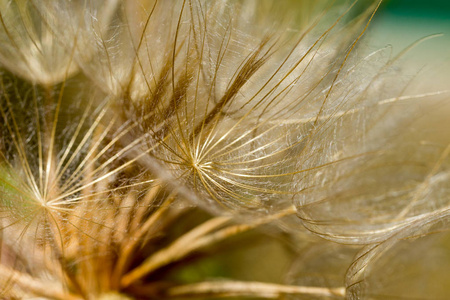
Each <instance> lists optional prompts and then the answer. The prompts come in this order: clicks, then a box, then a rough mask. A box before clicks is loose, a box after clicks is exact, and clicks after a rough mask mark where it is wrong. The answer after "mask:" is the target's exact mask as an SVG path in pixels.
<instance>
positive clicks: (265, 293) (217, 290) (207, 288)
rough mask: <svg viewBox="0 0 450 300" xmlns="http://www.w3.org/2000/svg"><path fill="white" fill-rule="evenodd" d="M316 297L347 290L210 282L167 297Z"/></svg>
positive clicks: (177, 289)
mask: <svg viewBox="0 0 450 300" xmlns="http://www.w3.org/2000/svg"><path fill="white" fill-rule="evenodd" d="M287 294H290V295H314V296H320V297H333V298H336V297H339V298H344V297H345V288H344V287H340V288H332V289H328V288H321V287H310V286H295V285H281V284H273V283H264V282H245V281H210V282H201V283H194V284H187V285H181V286H176V287H173V288H170V289H168V290H167V292H166V296H167V297H184V298H188V297H238V296H240V297H245V296H247V297H261V298H268V299H277V298H279V297H280V296H283V295H287Z"/></svg>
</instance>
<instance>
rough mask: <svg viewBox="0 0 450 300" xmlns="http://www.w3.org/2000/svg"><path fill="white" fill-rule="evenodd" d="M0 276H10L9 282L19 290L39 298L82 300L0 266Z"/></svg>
mask: <svg viewBox="0 0 450 300" xmlns="http://www.w3.org/2000/svg"><path fill="white" fill-rule="evenodd" d="M0 274H10V277H11V281H12V283H14V284H17V285H18V286H19V287H20V288H21V289H23V290H25V291H27V292H31V293H34V294H36V295H39V296H41V297H47V298H49V299H58V300H59V299H60V300H81V299H82V298H80V297H78V296H76V295H73V294H70V293H67V292H64V291H62V290H61V289H59V288H58V287H56V286H52V285H49V284H48V283H44V282H41V281H39V280H36V279H34V278H32V277H31V276H29V275H27V274H23V273H21V272H18V271H15V270H12V269H9V268H6V267H4V266H2V265H0Z"/></svg>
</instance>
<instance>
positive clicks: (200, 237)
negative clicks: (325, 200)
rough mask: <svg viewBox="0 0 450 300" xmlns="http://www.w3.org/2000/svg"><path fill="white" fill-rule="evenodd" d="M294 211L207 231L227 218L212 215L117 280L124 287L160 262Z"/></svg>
mask: <svg viewBox="0 0 450 300" xmlns="http://www.w3.org/2000/svg"><path fill="white" fill-rule="evenodd" d="M295 213H296V210H295V208H294V207H290V208H289V209H286V210H284V211H282V212H280V213H278V214H275V215H272V216H269V217H266V218H261V219H260V220H258V221H256V222H254V223H252V224H239V225H231V226H228V227H225V228H223V229H221V230H218V231H215V232H213V233H210V232H212V231H213V230H215V229H217V228H219V227H221V226H222V225H224V224H225V223H227V222H229V221H230V220H231V218H230V217H216V218H213V219H211V220H209V221H207V222H205V223H203V224H201V225H199V226H197V227H196V228H194V229H192V230H191V231H190V232H189V233H187V234H185V235H183V236H182V237H181V238H179V239H178V240H176V241H175V242H173V243H172V244H171V245H170V246H168V247H167V248H164V249H162V250H160V251H158V252H156V253H155V254H153V255H152V256H150V257H149V258H147V259H146V260H145V261H144V262H143V263H142V264H141V265H139V266H138V267H136V268H135V269H134V270H132V271H131V272H129V273H127V274H125V275H124V276H123V277H122V280H121V287H122V288H125V287H127V286H129V285H131V284H132V283H133V282H136V281H137V280H139V279H141V278H143V277H145V276H147V275H148V274H150V273H152V272H153V271H155V270H156V269H158V268H160V267H162V266H164V265H168V264H170V263H172V262H175V261H178V260H179V259H181V258H184V257H186V256H187V255H189V254H191V253H192V252H194V251H197V250H200V249H202V248H204V247H207V246H210V245H213V244H215V243H217V242H220V241H222V240H224V239H226V238H228V237H231V236H234V235H236V234H239V233H241V232H244V231H247V230H250V229H253V228H256V227H258V226H260V225H262V224H266V223H269V222H271V221H273V220H277V219H280V218H282V217H285V216H287V215H291V214H295Z"/></svg>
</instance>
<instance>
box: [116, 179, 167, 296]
mask: <svg viewBox="0 0 450 300" xmlns="http://www.w3.org/2000/svg"><path fill="white" fill-rule="evenodd" d="M158 190H159V187H158V186H156V187H154V188H153V191H154V193H152V194H154V195H153V196H156V194H157V191H158ZM174 199H175V196H170V197H169V198H168V199H167V200H166V201H165V202H164V203H163V205H162V206H161V207H160V208H159V209H158V210H157V211H156V212H155V213H154V214H152V216H151V217H150V218H149V219H148V220H147V221H146V222H145V223H144V224H143V225H142V226H141V227H139V228H138V229H137V230H136V231H135V232H134V233H133V234H132V236H131V237H129V238H128V243H126V244H125V247H124V248H123V249H121V252H120V255H119V261H118V262H117V265H116V267H115V268H114V272H113V280H112V282H113V286H114V287H115V288H118V287H119V285H120V284H119V283H120V277H121V276H122V275H123V273H124V270H125V269H126V268H127V267H128V265H129V263H130V261H131V259H132V255H133V253H134V252H133V251H134V250H135V249H136V247H137V246H138V245H139V241H140V240H141V239H142V237H143V236H144V235H145V234H147V232H148V230H149V229H150V228H151V227H152V226H153V225H154V224H155V223H156V222H157V221H158V220H159V219H161V217H162V216H163V215H164V213H165V212H166V211H167V210H168V209H169V207H170V204H171V203H172V202H173V200H174Z"/></svg>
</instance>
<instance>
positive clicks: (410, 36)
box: [369, 0, 450, 63]
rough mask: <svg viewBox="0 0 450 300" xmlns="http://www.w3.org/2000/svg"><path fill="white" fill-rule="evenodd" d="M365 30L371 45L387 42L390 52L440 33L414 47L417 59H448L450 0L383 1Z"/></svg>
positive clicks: (449, 47) (449, 49)
mask: <svg viewBox="0 0 450 300" xmlns="http://www.w3.org/2000/svg"><path fill="white" fill-rule="evenodd" d="M369 32H370V35H371V36H372V37H371V39H370V40H371V43H372V44H373V45H374V46H379V47H382V46H385V45H387V44H391V45H392V46H393V47H394V52H399V51H401V50H402V49H403V48H404V47H406V46H408V45H410V44H411V43H413V42H415V41H417V40H419V39H421V38H423V37H425V36H430V35H433V34H438V33H442V34H443V36H442V37H437V38H434V39H432V40H428V41H427V42H425V43H424V44H422V45H420V46H419V47H418V49H417V50H418V51H419V52H420V59H424V60H425V59H426V60H428V61H431V62H433V61H434V62H441V63H442V62H444V61H446V62H449V61H450V1H449V0H385V1H384V2H383V5H382V7H381V10H380V11H379V14H378V15H377V16H376V17H375V19H374V21H373V23H372V25H371V28H370V31H369Z"/></svg>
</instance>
